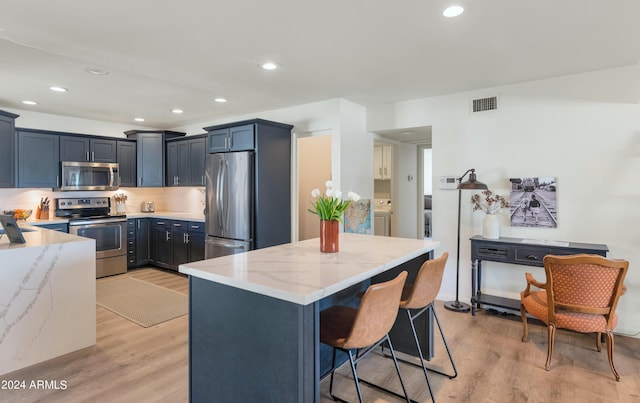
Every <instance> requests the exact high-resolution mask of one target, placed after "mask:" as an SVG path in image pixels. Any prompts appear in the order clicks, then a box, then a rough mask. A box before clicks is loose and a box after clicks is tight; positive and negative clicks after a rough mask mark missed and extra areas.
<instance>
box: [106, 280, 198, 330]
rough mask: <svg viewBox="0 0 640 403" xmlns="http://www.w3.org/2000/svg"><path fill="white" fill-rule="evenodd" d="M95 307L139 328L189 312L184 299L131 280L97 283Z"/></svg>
mask: <svg viewBox="0 0 640 403" xmlns="http://www.w3.org/2000/svg"><path fill="white" fill-rule="evenodd" d="M96 304H98V305H100V306H102V307H104V308H106V309H108V310H110V311H111V312H113V313H115V314H117V315H120V316H122V317H123V318H126V319H128V320H130V321H132V322H134V323H137V324H138V325H140V326H143V327H150V326H154V325H157V324H158V323H162V322H166V321H168V320H171V319H174V318H177V317H180V316H182V315H186V314H187V313H188V312H189V298H188V297H187V296H186V295H184V294H181V293H179V292H176V291H173V290H170V289H168V288H164V287H160V286H157V285H155V284H151V283H148V282H146V281H142V280H138V279H135V278H132V277H124V278H113V279H106V280H104V281H98V282H97V283H96Z"/></svg>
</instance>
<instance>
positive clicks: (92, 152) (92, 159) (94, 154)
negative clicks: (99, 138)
mask: <svg viewBox="0 0 640 403" xmlns="http://www.w3.org/2000/svg"><path fill="white" fill-rule="evenodd" d="M95 160H96V152H95V151H91V161H95Z"/></svg>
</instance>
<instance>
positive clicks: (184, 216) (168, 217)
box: [127, 211, 204, 222]
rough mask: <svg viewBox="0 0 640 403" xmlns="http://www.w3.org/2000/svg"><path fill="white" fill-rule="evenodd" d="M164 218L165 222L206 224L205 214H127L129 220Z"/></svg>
mask: <svg viewBox="0 0 640 403" xmlns="http://www.w3.org/2000/svg"><path fill="white" fill-rule="evenodd" d="M145 217H146V218H164V219H165V220H183V221H198V222H204V214H199V213H191V212H188V213H185V212H175V211H156V212H154V213H143V212H136V213H127V218H145Z"/></svg>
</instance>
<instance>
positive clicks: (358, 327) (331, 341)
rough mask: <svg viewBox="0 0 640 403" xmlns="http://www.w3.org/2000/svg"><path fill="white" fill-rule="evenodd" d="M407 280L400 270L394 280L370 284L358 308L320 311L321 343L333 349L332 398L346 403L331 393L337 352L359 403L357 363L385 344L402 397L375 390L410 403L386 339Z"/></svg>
mask: <svg viewBox="0 0 640 403" xmlns="http://www.w3.org/2000/svg"><path fill="white" fill-rule="evenodd" d="M406 279H407V272H406V271H403V272H402V273H400V274H399V275H398V276H397V277H396V278H395V279H393V280H390V281H387V282H384V283H380V284H372V285H371V286H369V288H368V289H367V291H366V292H365V293H364V296H363V297H362V301H361V302H360V306H359V307H358V308H357V309H356V308H351V307H347V306H332V307H331V308H329V309H326V310H324V311H322V312H320V342H322V343H324V344H327V345H329V346H331V347H333V362H332V369H331V380H330V383H329V394H330V395H331V397H332V398H333V399H335V400H339V401H342V402H344V401H345V400H342V399H340V398H339V397H336V396H334V394H333V374H334V372H335V369H336V368H335V364H336V351H337V350H341V351H344V352H345V353H346V354H347V355H348V357H349V362H350V364H351V372H352V374H353V379H354V381H355V384H356V390H357V392H358V398H359V400H360V402H362V401H363V400H362V392H361V391H360V383H359V379H358V374H357V372H356V363H357V362H358V361H360V360H361V359H362V358H363V357H365V356H366V355H367V354H368V353H369V352H370V351H372V350H373V349H374V348H375V347H377V346H378V345H380V344H381V343H383V342H385V341H387V342H388V343H389V348H390V350H391V354H392V356H393V362H394V364H395V367H396V372H397V373H398V378H400V384H401V385H402V390H403V392H404V396H402V395H398V394H397V393H395V392H391V391H388V390H386V389H383V388H380V387H378V388H379V389H383V390H386V391H387V392H390V393H392V394H395V395H397V396H401V397H404V398H405V399H406V400H407V402H410V400H409V397H408V395H407V390H406V388H405V386H404V381H403V380H402V375H400V368H399V367H398V361H397V359H396V355H395V352H394V350H393V346H392V344H391V339H390V338H389V331H390V330H391V327H392V326H393V324H394V322H395V321H396V317H397V316H398V305H399V303H400V295H401V294H402V287H403V286H404V282H405V280H406ZM354 349H355V350H357V353H356V356H355V358H354V354H353V352H352V350H354ZM361 349H364V351H363V352H362V354H360V352H361V351H360V350H361ZM372 386H376V385H372Z"/></svg>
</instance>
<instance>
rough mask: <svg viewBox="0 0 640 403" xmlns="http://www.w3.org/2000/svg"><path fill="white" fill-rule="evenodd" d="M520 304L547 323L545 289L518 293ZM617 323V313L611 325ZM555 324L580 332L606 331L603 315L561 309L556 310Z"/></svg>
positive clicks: (605, 321) (605, 320)
mask: <svg viewBox="0 0 640 403" xmlns="http://www.w3.org/2000/svg"><path fill="white" fill-rule="evenodd" d="M520 294H521V295H520V298H521V300H522V305H524V307H525V309H526V310H527V312H528V313H529V314H531V315H532V316H535V317H536V318H538V319H540V320H541V321H543V322H544V324H545V325H548V324H549V320H548V315H547V313H548V312H549V307H548V305H547V292H546V291H533V292H532V293H531V294H530V295H529V296H527V297H524V296H522V294H523V292H521V293H520ZM617 324H618V315H617V314H614V315H613V318H612V327H616V325H617ZM556 325H557V327H558V328H563V329H571V330H574V331H576V332H580V333H604V332H606V331H607V319H606V318H605V317H604V316H603V315H599V314H595V315H594V314H590V313H581V312H570V311H565V310H562V309H558V310H556Z"/></svg>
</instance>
